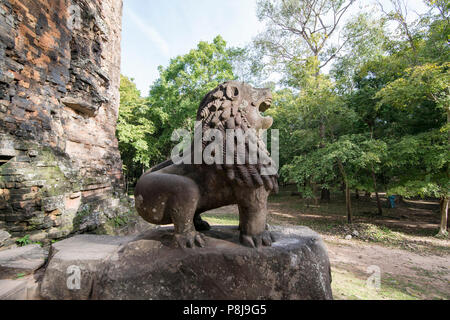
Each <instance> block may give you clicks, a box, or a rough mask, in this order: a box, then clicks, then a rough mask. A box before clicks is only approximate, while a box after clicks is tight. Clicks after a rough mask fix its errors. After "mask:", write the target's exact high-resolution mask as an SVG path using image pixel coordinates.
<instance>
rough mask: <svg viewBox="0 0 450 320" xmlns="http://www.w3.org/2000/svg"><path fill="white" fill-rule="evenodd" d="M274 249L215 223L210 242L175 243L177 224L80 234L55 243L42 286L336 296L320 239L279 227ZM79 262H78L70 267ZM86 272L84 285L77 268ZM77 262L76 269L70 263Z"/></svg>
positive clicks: (129, 295)
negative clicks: (244, 241)
mask: <svg viewBox="0 0 450 320" xmlns="http://www.w3.org/2000/svg"><path fill="white" fill-rule="evenodd" d="M271 231H272V232H273V234H274V235H275V238H276V240H277V241H276V242H275V243H274V244H273V246H272V247H264V248H259V249H251V248H247V247H243V246H242V245H240V244H239V241H238V239H239V231H238V230H237V228H236V227H213V229H212V230H211V231H208V232H206V233H205V235H206V236H207V237H206V247H205V248H195V249H184V250H183V249H179V248H172V246H171V244H172V233H173V229H171V228H160V229H154V230H150V231H148V232H146V233H143V234H141V235H139V236H138V237H135V238H133V239H131V238H117V237H110V238H109V239H108V237H104V236H102V237H96V236H77V237H74V238H71V239H68V240H64V241H62V242H58V243H56V244H55V245H54V246H55V248H54V249H53V254H52V257H51V258H50V262H49V264H48V266H47V269H46V272H45V276H44V280H43V282H42V286H41V295H42V296H43V298H46V299H177V300H178V299H180V300H181V299H193V300H197V299H206V300H209V299H211V300H221V299H227V300H258V299H275V300H279V299H289V300H294V299H295V300H304V299H314V300H316V299H332V293H331V273H330V263H329V259H328V255H327V251H326V249H325V246H324V244H323V241H322V240H321V238H320V237H319V236H318V234H316V233H315V232H313V231H312V230H310V229H309V228H305V227H295V228H294V227H290V228H285V227H272V228H271ZM71 266H72V267H71ZM73 266H75V268H79V270H80V281H79V284H80V285H79V286H78V287H77V286H76V284H77V283H76V281H75V282H74V278H73V277H74V274H75V273H74V271H73V270H74V269H73V268H74V267H73ZM69 267H71V268H72V269H68V268H69Z"/></svg>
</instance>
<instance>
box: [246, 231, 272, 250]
mask: <svg viewBox="0 0 450 320" xmlns="http://www.w3.org/2000/svg"><path fill="white" fill-rule="evenodd" d="M240 241H241V243H242V244H243V245H244V246H246V247H250V248H258V247H261V246H265V247H270V246H272V243H273V242H275V239H274V237H273V236H272V234H271V233H270V232H269V231H264V232H262V233H260V234H258V235H254V236H251V235H246V234H241V236H240Z"/></svg>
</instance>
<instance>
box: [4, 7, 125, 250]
mask: <svg viewBox="0 0 450 320" xmlns="http://www.w3.org/2000/svg"><path fill="white" fill-rule="evenodd" d="M121 16H122V0H96V1H91V0H0V246H1V245H2V243H1V242H2V241H3V244H5V243H7V242H8V241H9V243H13V242H14V239H16V238H19V237H23V236H26V235H28V236H29V239H30V241H40V242H49V241H50V239H58V238H62V237H66V236H68V235H70V234H74V233H78V232H97V231H102V232H103V231H105V230H108V228H107V227H108V226H110V225H114V224H117V221H123V219H117V217H121V216H122V215H124V214H125V213H126V212H128V210H129V207H130V206H129V204H128V200H127V197H126V196H125V194H124V192H123V180H122V161H121V158H120V154H119V150H118V142H117V139H116V136H115V131H116V120H117V117H118V110H119V81H120V40H121ZM9 236H11V237H10V238H9V240H6V242H5V239H6V238H8V237H9ZM2 239H3V240H2Z"/></svg>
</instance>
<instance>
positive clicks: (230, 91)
mask: <svg viewBox="0 0 450 320" xmlns="http://www.w3.org/2000/svg"><path fill="white" fill-rule="evenodd" d="M225 93H226V95H227V98H229V99H231V100H236V99H237V98H238V97H239V89H238V87H236V86H233V85H230V84H229V85H227V89H226V91H225Z"/></svg>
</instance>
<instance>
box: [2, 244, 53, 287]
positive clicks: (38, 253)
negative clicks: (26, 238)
mask: <svg viewBox="0 0 450 320" xmlns="http://www.w3.org/2000/svg"><path fill="white" fill-rule="evenodd" d="M46 258H47V252H46V251H45V250H44V249H43V248H41V246H40V245H38V244H32V245H28V246H25V247H19V248H13V249H9V250H4V251H0V279H8V278H11V277H15V276H16V275H17V274H18V273H23V274H30V273H33V272H34V271H36V270H37V269H39V268H40V267H42V266H43V265H44V263H45V259H46Z"/></svg>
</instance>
